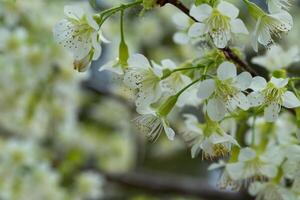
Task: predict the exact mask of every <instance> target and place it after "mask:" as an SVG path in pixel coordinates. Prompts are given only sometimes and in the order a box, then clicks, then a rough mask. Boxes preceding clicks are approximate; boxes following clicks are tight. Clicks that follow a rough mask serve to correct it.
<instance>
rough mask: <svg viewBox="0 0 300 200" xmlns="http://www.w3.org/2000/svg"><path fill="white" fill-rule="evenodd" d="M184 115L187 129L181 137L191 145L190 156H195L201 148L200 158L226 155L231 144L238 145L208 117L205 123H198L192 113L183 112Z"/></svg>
mask: <svg viewBox="0 0 300 200" xmlns="http://www.w3.org/2000/svg"><path fill="white" fill-rule="evenodd" d="M184 116H185V118H186V120H185V125H186V128H187V131H186V132H185V133H184V134H183V137H184V139H185V141H186V142H187V143H189V145H190V146H191V147H192V148H191V155H192V158H195V157H196V156H197V155H198V154H199V153H200V151H201V150H202V158H205V159H214V158H218V157H221V156H226V155H228V154H229V153H230V151H231V147H232V146H233V145H237V146H238V143H237V141H236V140H235V139H234V138H233V137H232V136H231V135H228V134H227V133H225V131H224V130H223V129H222V127H221V126H220V125H219V124H218V123H217V122H214V121H211V120H209V119H208V120H207V122H206V123H205V124H200V123H199V122H198V120H197V118H196V117H195V116H194V115H190V114H185V115H184Z"/></svg>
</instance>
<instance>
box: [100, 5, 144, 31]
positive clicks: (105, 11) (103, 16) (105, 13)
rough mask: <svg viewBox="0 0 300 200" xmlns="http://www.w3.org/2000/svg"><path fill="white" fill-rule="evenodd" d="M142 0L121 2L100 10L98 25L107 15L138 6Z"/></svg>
mask: <svg viewBox="0 0 300 200" xmlns="http://www.w3.org/2000/svg"><path fill="white" fill-rule="evenodd" d="M142 2H143V0H138V1H135V2H131V3H128V4H122V5H120V6H116V7H113V8H110V9H107V10H104V11H102V12H101V13H99V15H100V19H101V22H100V23H99V26H101V25H102V24H103V23H104V22H105V21H106V20H107V19H108V18H109V17H111V16H112V15H114V14H115V13H117V12H119V11H124V10H126V9H127V8H131V7H134V6H138V5H140V4H141V3H142Z"/></svg>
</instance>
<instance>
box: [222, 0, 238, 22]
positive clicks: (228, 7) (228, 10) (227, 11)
mask: <svg viewBox="0 0 300 200" xmlns="http://www.w3.org/2000/svg"><path fill="white" fill-rule="evenodd" d="M217 9H218V10H219V11H220V12H221V13H222V14H223V15H226V16H227V17H230V18H231V19H235V18H237V16H238V15H239V9H238V8H237V7H235V6H234V5H233V4H231V3H228V2H227V1H221V2H220V3H219V4H218V6H217Z"/></svg>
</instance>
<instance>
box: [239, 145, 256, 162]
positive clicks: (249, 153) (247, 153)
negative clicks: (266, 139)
mask: <svg viewBox="0 0 300 200" xmlns="http://www.w3.org/2000/svg"><path fill="white" fill-rule="evenodd" d="M255 157H256V151H255V150H253V149H252V148H250V147H246V148H243V149H241V150H240V153H239V161H241V162H245V161H249V160H252V159H254V158H255Z"/></svg>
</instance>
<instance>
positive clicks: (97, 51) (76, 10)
mask: <svg viewBox="0 0 300 200" xmlns="http://www.w3.org/2000/svg"><path fill="white" fill-rule="evenodd" d="M64 13H65V16H66V18H65V19H63V20H61V21H59V22H58V23H57V24H56V25H55V26H54V29H53V33H54V38H55V40H56V41H57V42H58V43H59V44H60V45H62V46H63V47H65V48H67V49H68V50H69V51H70V52H72V54H73V56H74V59H75V62H74V68H75V69H76V70H78V71H85V70H86V69H87V68H88V67H89V65H90V61H91V60H96V59H98V58H99V56H100V55H101V46H100V42H101V41H104V42H108V41H107V40H106V39H105V38H104V37H103V36H102V34H101V31H100V30H99V25H98V24H97V22H96V21H95V20H94V18H93V16H91V15H90V14H89V12H85V11H84V10H83V9H82V8H81V7H79V6H65V8H64Z"/></svg>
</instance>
